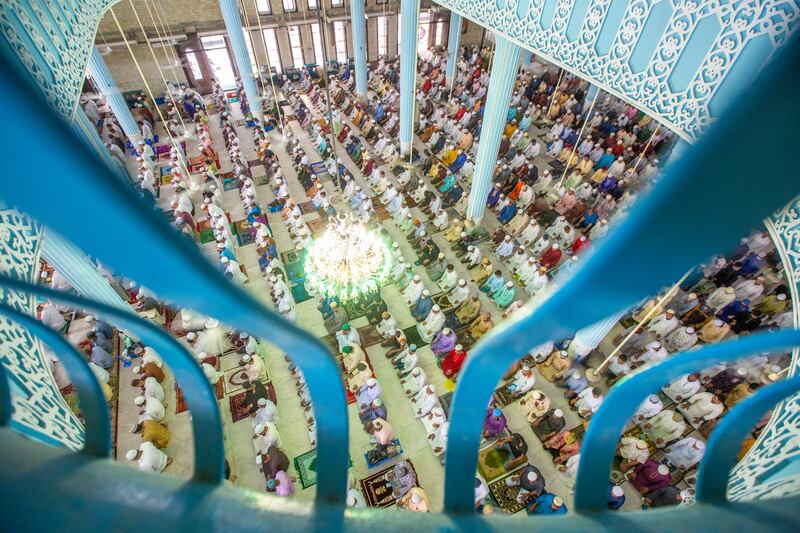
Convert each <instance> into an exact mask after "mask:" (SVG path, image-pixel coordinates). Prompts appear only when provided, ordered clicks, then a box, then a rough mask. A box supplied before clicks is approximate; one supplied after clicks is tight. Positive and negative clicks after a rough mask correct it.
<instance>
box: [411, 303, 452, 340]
mask: <svg viewBox="0 0 800 533" xmlns="http://www.w3.org/2000/svg"><path fill="white" fill-rule="evenodd" d="M444 323H445V316H444V313H443V312H442V311H438V312H437V311H436V310H431V312H430V313H428V317H427V318H426V319H425V320H423V321H422V322H420V323H419V324H417V331H418V332H419V335H420V337H422V340H424V341H425V342H431V340H433V338H434V337H435V336H436V334H437V333H439V332H440V331H441V330H442V328H443V327H444Z"/></svg>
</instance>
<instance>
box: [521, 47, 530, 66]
mask: <svg viewBox="0 0 800 533" xmlns="http://www.w3.org/2000/svg"><path fill="white" fill-rule="evenodd" d="M532 57H533V52H531V51H530V50H526V49H524V48H523V50H522V54H520V60H519V65H520V66H521V67H522V68H527V67H529V66H530V64H531V58H532Z"/></svg>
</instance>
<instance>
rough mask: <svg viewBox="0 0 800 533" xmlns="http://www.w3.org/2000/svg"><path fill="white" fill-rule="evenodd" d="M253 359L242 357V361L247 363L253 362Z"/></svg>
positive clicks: (246, 356)
mask: <svg viewBox="0 0 800 533" xmlns="http://www.w3.org/2000/svg"><path fill="white" fill-rule="evenodd" d="M252 359H253V358H252V357H250V356H249V355H245V356H244V357H242V361H244V362H245V363H249V362H250V361H252Z"/></svg>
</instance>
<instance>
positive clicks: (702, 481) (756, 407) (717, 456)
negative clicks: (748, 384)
mask: <svg viewBox="0 0 800 533" xmlns="http://www.w3.org/2000/svg"><path fill="white" fill-rule="evenodd" d="M798 390H800V376H795V377H793V378H790V379H787V380H784V381H779V382H777V383H774V384H772V385H770V386H768V387H763V388H761V389H759V390H757V391H756V392H755V393H754V394H753V395H752V396H750V397H748V398H746V399H744V400H742V401H741V402H740V403H738V404H736V406H734V407H733V409H731V410H730V411H728V412H727V413H726V414H725V416H724V417H722V419H721V420H720V422H719V424H717V426H716V427H715V428H714V432H713V433H712V434H711V437H710V438H709V440H708V444H707V446H706V451H705V455H704V456H703V461H702V462H701V463H700V470H699V471H698V473H697V487H696V495H695V501H698V502H704V503H719V502H724V501H725V498H726V495H727V491H728V478H729V476H728V473H729V472H730V471H731V470H732V469H733V467H734V466H736V462H737V457H738V454H739V451H740V450H741V448H742V442H743V441H744V439H745V438H746V437H747V435H748V434H749V432H750V431H751V430H752V428H753V426H755V425H756V423H758V421H759V420H760V419H761V417H762V416H764V413H765V412H766V411H767V410H769V409H771V408H772V407H774V406H775V404H776V403H778V402H779V401H781V400H783V399H785V398H787V397H789V396H791V395H793V394H796V393H797V392H798Z"/></svg>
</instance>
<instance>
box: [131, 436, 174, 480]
mask: <svg viewBox="0 0 800 533" xmlns="http://www.w3.org/2000/svg"><path fill="white" fill-rule="evenodd" d="M139 450H141V452H142V456H141V457H139V460H138V465H139V470H141V471H142V472H153V473H156V474H157V473H159V472H161V471H162V470H164V468H166V466H167V459H169V458H168V457H167V454H165V453H164V452H162V451H161V450H159V449H158V448H156V447H155V445H154V444H153V443H152V442H143V443H141V444H140V445H139Z"/></svg>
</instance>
